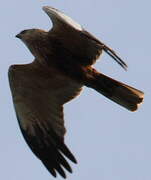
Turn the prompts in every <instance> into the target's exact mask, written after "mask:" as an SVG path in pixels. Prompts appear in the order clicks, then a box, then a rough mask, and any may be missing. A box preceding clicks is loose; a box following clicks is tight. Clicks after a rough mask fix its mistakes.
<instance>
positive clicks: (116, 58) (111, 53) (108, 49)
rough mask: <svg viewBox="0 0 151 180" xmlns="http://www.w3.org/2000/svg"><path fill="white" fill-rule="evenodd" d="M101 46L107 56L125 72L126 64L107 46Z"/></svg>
mask: <svg viewBox="0 0 151 180" xmlns="http://www.w3.org/2000/svg"><path fill="white" fill-rule="evenodd" d="M102 46H103V50H104V51H105V52H106V53H107V54H108V55H109V56H111V57H112V58H113V59H114V60H115V61H116V62H117V63H118V64H119V65H120V66H121V67H122V68H123V69H124V70H125V71H127V68H128V66H127V64H126V63H125V62H124V61H123V60H122V59H121V58H120V57H119V56H118V55H117V54H116V53H115V52H114V51H113V50H112V49H111V48H109V47H108V46H106V45H105V44H102Z"/></svg>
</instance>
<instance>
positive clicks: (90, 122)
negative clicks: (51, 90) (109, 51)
mask: <svg viewBox="0 0 151 180" xmlns="http://www.w3.org/2000/svg"><path fill="white" fill-rule="evenodd" d="M44 5H50V6H53V7H55V8H57V9H60V10H62V11H63V12H65V13H66V14H67V15H69V16H70V17H72V18H73V19H75V20H76V21H77V22H78V23H80V24H81V25H82V26H84V28H85V29H87V30H88V31H89V32H91V33H92V34H94V35H95V36H96V37H97V38H99V39H101V40H102V41H104V42H105V43H106V44H108V45H110V46H111V47H112V48H113V49H114V50H116V51H117V52H118V54H120V56H121V57H122V58H123V59H125V61H126V62H127V64H128V66H129V69H128V72H124V71H123V70H122V69H121V68H120V67H118V65H117V64H116V63H115V62H114V61H113V60H112V59H111V58H110V57H109V56H107V55H105V54H104V55H103V57H102V58H101V61H98V63H97V64H96V68H97V69H98V70H100V71H102V72H103V73H105V74H107V75H110V76H111V77H114V78H116V79H118V80H120V81H123V82H125V83H127V84H130V85H132V86H134V87H136V88H138V89H141V90H143V91H144V92H145V102H144V104H143V105H142V106H141V107H140V109H139V110H138V111H137V112H135V113H131V112H129V111H127V110H125V109H123V108H121V107H120V106H118V105H116V104H115V103H113V102H110V101H109V100H107V99H106V98H104V97H103V96H101V95H100V94H98V93H97V92H95V91H93V90H91V89H88V88H84V91H83V93H82V94H81V96H80V97H78V98H77V99H75V100H73V101H72V102H71V103H68V104H67V105H66V106H65V120H66V121H65V122H66V127H67V134H66V143H67V144H68V146H69V147H70V149H71V151H72V152H73V154H74V155H75V156H76V158H77V160H78V165H73V164H71V165H72V167H73V174H68V180H84V179H87V180H92V179H99V180H151V140H150V139H151V119H150V116H151V115H150V114H151V71H150V67H151V45H150V42H151V36H150V32H151V23H150V17H151V10H150V7H151V1H150V0H142V1H141V0H140V1H138V0H127V1H121V0H105V1H101V0H83V1H82V0H76V1H75V0H74V1H73V0H72V1H71V0H61V1H59V0H34V1H33V0H25V1H20V0H13V1H10V0H5V1H2V2H1V7H0V9H1V10H0V22H1V31H0V34H1V35H0V40H1V41H0V42H1V61H0V89H1V93H0V97H1V98H0V99H1V103H0V109H1V126H0V142H1V145H0V147H1V148H0V171H1V173H0V179H3V180H20V179H21V180H27V179H28V180H34V179H36V180H50V179H54V178H53V177H52V176H51V175H50V174H49V173H48V171H47V170H46V169H45V168H44V167H43V165H42V163H41V162H40V161H39V160H38V159H37V158H36V157H35V156H34V155H33V154H32V152H31V151H30V149H29V148H28V146H27V145H26V143H25V141H24V139H23V137H22V135H21V132H20V130H19V126H18V122H17V120H16V116H15V113H14V109H13V104H12V100H11V95H10V90H9V85H8V78H7V71H8V67H9V66H10V65H11V64H20V63H28V62H31V61H32V59H33V57H32V55H31V54H30V52H29V51H28V50H27V48H26V47H25V46H24V45H23V43H22V42H21V41H19V40H18V39H16V38H15V35H16V34H17V33H18V32H20V31H21V30H24V29H27V28H33V27H34V28H42V29H49V28H50V26H51V22H50V20H49V18H48V17H47V16H46V15H45V13H44V12H43V11H42V9H41V7H42V6H44ZM57 179H58V180H61V178H60V176H58V178H57Z"/></svg>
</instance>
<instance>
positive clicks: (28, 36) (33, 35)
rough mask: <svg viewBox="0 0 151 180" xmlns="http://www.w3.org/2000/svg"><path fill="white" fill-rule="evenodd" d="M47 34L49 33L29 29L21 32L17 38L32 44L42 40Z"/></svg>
mask: <svg viewBox="0 0 151 180" xmlns="http://www.w3.org/2000/svg"><path fill="white" fill-rule="evenodd" d="M46 34H47V32H46V31H44V30H41V29H27V30H23V31H21V32H20V33H19V34H17V35H16V37H17V38H19V39H21V40H22V41H23V42H24V43H27V42H28V41H30V42H31V41H34V40H37V39H42V38H44V37H45V35H46Z"/></svg>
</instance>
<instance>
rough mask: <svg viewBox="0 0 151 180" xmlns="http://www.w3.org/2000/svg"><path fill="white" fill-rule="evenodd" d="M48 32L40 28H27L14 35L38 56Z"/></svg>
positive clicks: (45, 41)
mask: <svg viewBox="0 0 151 180" xmlns="http://www.w3.org/2000/svg"><path fill="white" fill-rule="evenodd" d="M47 35H48V32H46V31H44V30H41V29H27V30H23V31H21V32H20V33H19V34H17V35H16V37H17V38H19V39H20V40H21V41H22V42H23V43H24V44H25V45H26V46H27V47H28V49H29V50H30V51H31V53H32V54H33V55H34V56H35V57H37V56H38V57H39V53H40V52H41V51H40V48H41V50H42V51H43V50H44V47H45V45H46V43H47V42H48V41H47V38H48V36H47Z"/></svg>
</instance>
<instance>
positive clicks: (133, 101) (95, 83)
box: [87, 72, 144, 111]
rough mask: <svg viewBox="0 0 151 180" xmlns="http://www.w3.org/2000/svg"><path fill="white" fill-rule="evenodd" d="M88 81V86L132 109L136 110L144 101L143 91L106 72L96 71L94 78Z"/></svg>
mask: <svg viewBox="0 0 151 180" xmlns="http://www.w3.org/2000/svg"><path fill="white" fill-rule="evenodd" d="M88 81H89V82H88V84H87V86H89V87H91V88H93V89H95V90H96V91H98V92H99V93H101V94H103V95H104V96H106V97H107V98H109V99H110V100H112V101H114V102H115V103H117V104H119V105H121V106H123V107H125V108H126V109H128V110H130V111H136V110H137V109H138V107H139V105H140V104H141V103H142V102H143V98H144V93H143V92H142V91H140V90H138V89H135V88H133V87H131V86H128V85H126V84H123V83H121V82H119V81H116V80H114V79H112V78H110V77H107V76H105V75H104V74H101V73H98V72H94V74H93V78H91V79H89V80H88Z"/></svg>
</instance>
